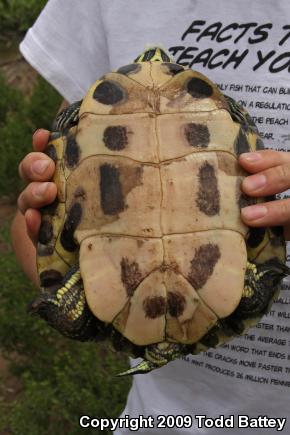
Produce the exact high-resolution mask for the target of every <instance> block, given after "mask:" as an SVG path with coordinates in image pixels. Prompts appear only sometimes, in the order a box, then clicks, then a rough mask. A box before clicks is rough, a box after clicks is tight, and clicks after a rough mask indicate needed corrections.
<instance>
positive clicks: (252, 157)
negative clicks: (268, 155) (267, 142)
mask: <svg viewBox="0 0 290 435" xmlns="http://www.w3.org/2000/svg"><path fill="white" fill-rule="evenodd" d="M240 158H242V159H243V160H246V161H247V162H250V163H252V162H257V161H258V160H261V159H262V156H261V154H260V153H243V154H241V155H240Z"/></svg>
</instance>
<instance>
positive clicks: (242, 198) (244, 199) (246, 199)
mask: <svg viewBox="0 0 290 435" xmlns="http://www.w3.org/2000/svg"><path fill="white" fill-rule="evenodd" d="M254 204H257V199H256V198H253V197H252V196H249V195H247V194H246V193H244V192H241V191H240V194H239V198H238V206H239V208H244V207H248V206H250V205H254Z"/></svg>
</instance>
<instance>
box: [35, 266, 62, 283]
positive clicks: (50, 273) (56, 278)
mask: <svg viewBox="0 0 290 435" xmlns="http://www.w3.org/2000/svg"><path fill="white" fill-rule="evenodd" d="M62 278H63V277H62V274H61V273H60V272H59V271H58V270H54V269H49V270H44V271H43V272H41V274H40V275H39V279H40V285H41V287H51V286H52V285H55V284H61V282H62Z"/></svg>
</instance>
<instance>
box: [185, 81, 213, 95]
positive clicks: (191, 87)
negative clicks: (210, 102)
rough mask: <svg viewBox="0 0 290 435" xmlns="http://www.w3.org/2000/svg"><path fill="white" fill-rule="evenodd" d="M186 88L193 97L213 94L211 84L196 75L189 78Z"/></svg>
mask: <svg viewBox="0 0 290 435" xmlns="http://www.w3.org/2000/svg"><path fill="white" fill-rule="evenodd" d="M186 89H187V92H188V93H189V94H190V95H191V96H192V97H193V98H208V97H211V96H212V94H213V88H212V87H211V85H209V84H208V83H207V82H205V81H204V80H202V79H199V78H198V77H193V78H192V79H190V80H189V81H188V82H187V85H186Z"/></svg>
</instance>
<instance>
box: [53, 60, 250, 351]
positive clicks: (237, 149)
mask: <svg viewBox="0 0 290 435" xmlns="http://www.w3.org/2000/svg"><path fill="white" fill-rule="evenodd" d="M134 65H137V64H132V65H131V69H130V66H127V67H123V69H122V68H121V69H120V70H119V71H118V72H115V73H110V74H107V75H106V76H105V77H103V78H102V79H101V80H99V81H97V82H96V83H95V84H94V85H93V86H92V87H91V89H90V91H89V93H88V95H87V97H86V98H85V100H84V102H83V103H82V106H81V109H80V121H79V123H78V125H77V126H76V127H74V128H73V129H71V130H70V132H69V133H68V134H67V137H66V138H65V139H64V143H65V145H64V151H63V154H62V146H59V149H58V150H57V151H56V155H57V158H56V160H57V162H56V163H57V168H58V180H59V181H58V187H59V189H58V190H59V192H58V198H59V201H60V203H65V208H66V215H65V223H64V226H63V229H62V232H61V234H60V235H59V239H60V241H61V245H62V248H63V249H64V250H66V251H72V250H73V249H74V246H75V244H74V243H75V242H74V241H75V240H77V244H79V245H80V268H81V275H82V278H83V281H84V288H85V293H86V298H87V301H88V304H89V307H90V309H91V310H92V312H93V313H94V314H95V315H96V316H97V317H98V318H99V319H100V320H102V321H104V322H112V323H113V324H114V326H115V327H116V328H117V329H118V330H119V331H120V332H122V334H123V335H124V336H126V337H127V338H128V339H129V340H131V341H132V342H133V343H136V344H139V345H146V344H150V343H156V342H160V341H163V340H168V341H178V342H182V343H194V342H196V341H198V340H199V339H200V338H201V337H203V336H204V334H205V333H206V332H207V331H208V330H209V329H210V328H211V327H212V326H213V325H214V324H215V323H216V321H217V319H218V318H224V317H226V316H228V315H230V314H231V313H232V312H233V311H234V309H235V308H236V307H237V305H238V303H239V301H240V299H241V294H242V290H243V285H244V274H245V268H246V261H247V252H246V246H245V241H244V238H245V235H246V231H247V228H246V227H245V226H244V225H243V223H242V222H241V219H240V208H241V205H242V203H243V201H245V198H244V197H243V196H242V195H241V190H240V183H241V180H242V178H243V176H244V174H243V172H242V171H241V169H240V168H239V166H238V164H237V155H238V154H240V153H241V152H244V151H249V150H251V147H252V148H253V149H254V147H255V146H256V143H254V141H255V140H256V139H255V137H254V135H253V136H252V139H251V134H246V133H245V132H244V130H243V129H242V127H241V125H240V124H238V123H237V122H233V120H232V118H231V116H230V113H229V111H228V107H227V103H226V101H225V99H224V97H223V96H222V95H221V94H220V92H219V91H218V89H217V88H216V87H215V86H214V85H213V84H212V83H211V82H210V81H209V80H207V79H206V78H204V77H203V76H201V75H200V74H198V73H195V72H193V71H191V70H184V68H183V67H180V66H178V65H174V66H170V65H172V64H157V63H156V64H150V63H144V64H143V65H141V64H138V65H137V67H135V66H134ZM174 68H175V69H174ZM251 140H252V141H253V144H251ZM56 148H57V147H56ZM62 157H63V158H62ZM60 180H62V181H60ZM63 180H66V183H64V182H63ZM72 238H73V240H72ZM225 271H226V273H225Z"/></svg>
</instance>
